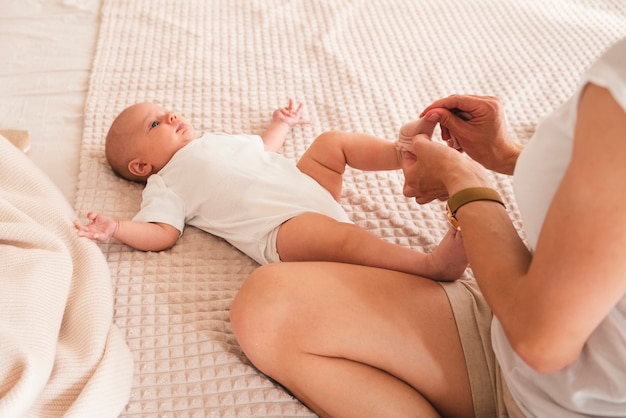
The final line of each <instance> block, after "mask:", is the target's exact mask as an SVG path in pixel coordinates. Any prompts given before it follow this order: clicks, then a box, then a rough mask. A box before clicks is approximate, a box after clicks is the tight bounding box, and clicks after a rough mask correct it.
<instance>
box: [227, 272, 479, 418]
mask: <svg viewBox="0 0 626 418" xmlns="http://www.w3.org/2000/svg"><path fill="white" fill-rule="evenodd" d="M231 322H232V326H233V330H234V332H235V335H236V336H237V339H238V341H239V343H240V344H241V346H242V348H243V350H244V351H245V353H246V354H247V355H248V357H249V358H250V360H251V361H252V362H253V363H254V364H255V365H256V366H257V367H258V368H259V369H260V370H261V371H262V372H264V373H266V374H268V375H269V376H271V377H273V378H274V379H276V380H277V381H279V382H280V383H281V384H283V385H285V387H287V388H288V389H289V390H290V391H292V392H293V393H294V394H295V395H296V396H297V397H298V398H299V399H301V400H302V401H303V402H304V403H305V404H307V405H308V406H309V407H311V408H312V409H313V410H314V411H316V412H317V413H318V414H320V415H322V416H334V417H341V416H355V417H364V416H367V417H377V416H382V417H389V416H393V417H403V416H420V417H432V416H439V415H443V416H446V417H471V416H473V407H472V400H471V391H470V387H469V381H468V377H467V371H466V366H465V360H464V357H463V351H462V349H461V346H460V341H459V338H458V334H457V330H456V325H455V322H454V318H453V315H452V311H451V309H450V306H449V302H448V300H447V297H446V295H445V293H444V291H443V289H442V288H441V287H440V286H439V285H438V284H437V283H435V282H433V281H430V280H428V279H422V278H419V277H415V276H411V275H407V274H403V273H398V272H393V271H388V270H380V269H374V268H369V267H362V266H355V265H347V264H335V263H279V264H271V265H268V266H264V267H261V268H259V269H257V270H256V271H255V272H254V273H253V274H252V275H251V276H250V277H249V278H248V280H247V281H246V282H245V283H244V285H243V287H242V288H241V290H240V292H239V294H238V295H237V297H236V298H235V300H234V301H233V303H232V305H231Z"/></svg>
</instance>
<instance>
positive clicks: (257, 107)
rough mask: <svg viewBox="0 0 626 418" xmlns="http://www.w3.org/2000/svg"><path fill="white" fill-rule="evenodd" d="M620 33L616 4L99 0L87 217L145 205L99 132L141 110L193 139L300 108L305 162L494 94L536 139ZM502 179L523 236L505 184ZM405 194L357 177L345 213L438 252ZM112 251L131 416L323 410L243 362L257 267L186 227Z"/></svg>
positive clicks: (429, 211)
mask: <svg viewBox="0 0 626 418" xmlns="http://www.w3.org/2000/svg"><path fill="white" fill-rule="evenodd" d="M625 35H626V2H622V1H619V0H561V1H558V0H525V1H523V2H521V1H518V0H444V1H422V0H327V1H326V0H324V1H322V0H320V1H318V0H313V1H306V0H293V1H290V0H213V1H209V0H184V1H183V0H158V1H157V0H133V1H125V0H104V1H103V8H102V22H101V27H100V34H99V39H98V46H97V52H96V57H95V60H94V64H93V72H92V76H91V83H90V90H89V96H88V99H87V104H86V110H85V112H86V113H85V131H84V139H83V143H82V149H81V164H80V178H79V184H78V191H77V200H76V210H77V212H78V213H79V214H80V215H81V216H84V215H85V213H86V212H87V211H89V210H99V211H102V212H105V213H109V214H113V215H116V216H120V217H131V216H133V215H134V213H135V212H136V211H137V209H138V206H139V202H140V194H141V187H140V186H138V185H134V184H130V183H128V182H125V181H123V180H120V179H118V178H116V177H115V176H114V175H113V174H112V173H111V171H110V169H109V168H108V166H107V165H106V161H105V159H104V155H103V139H104V136H105V133H106V130H107V129H108V126H109V124H110V123H111V121H112V119H113V118H114V116H115V115H116V114H117V113H118V112H119V111H120V110H122V109H123V108H124V107H126V106H128V105H130V104H132V103H135V102H138V101H145V100H150V101H152V100H154V101H158V102H160V103H161V104H163V105H164V106H166V107H169V108H171V109H173V110H177V111H180V112H182V113H184V114H185V115H186V116H187V117H188V118H190V119H191V121H192V122H193V123H194V124H195V126H196V130H197V131H203V130H206V131H225V132H233V133H236V132H251V133H260V132H261V131H262V129H263V128H264V127H266V126H267V124H268V123H269V120H270V115H271V112H272V110H274V109H275V108H277V107H280V106H283V105H285V104H286V102H287V98H288V97H294V98H295V99H296V100H301V101H304V102H305V110H304V117H305V118H308V119H311V120H312V121H313V124H312V125H310V126H305V127H302V128H295V129H294V130H293V131H292V133H291V134H290V136H289V138H288V139H287V143H286V146H285V149H284V154H285V155H286V156H287V157H288V158H293V159H297V158H298V157H299V156H300V155H302V153H303V151H304V150H305V149H306V147H307V146H308V145H310V143H311V142H312V140H313V139H314V138H315V137H316V136H317V135H318V134H319V133H321V132H323V131H325V130H329V129H337V130H346V131H361V132H366V133H370V134H374V135H378V136H381V137H384V138H387V139H389V140H394V139H395V137H396V134H397V131H398V129H399V127H400V126H401V125H402V124H403V123H404V122H406V121H409V120H411V119H414V118H416V117H417V115H418V114H419V112H420V111H421V110H422V109H423V108H424V107H425V106H426V105H428V104H429V103H430V102H431V101H433V100H434V99H437V98H440V97H443V96H446V95H449V94H452V93H472V94H489V95H497V96H500V97H501V98H502V99H503V101H504V103H505V106H506V111H507V113H506V116H507V120H508V123H509V126H510V130H511V132H512V135H513V136H514V138H516V139H517V140H519V141H521V142H525V141H527V140H528V139H529V138H530V136H531V135H532V133H533V129H534V126H535V124H536V122H537V121H538V120H539V118H540V117H541V116H542V115H544V114H546V113H547V112H549V111H551V110H552V109H554V108H555V107H557V106H558V105H559V104H560V103H561V102H562V101H563V100H565V99H566V98H567V97H568V95H570V94H571V93H572V91H573V89H574V87H575V85H576V83H577V79H578V76H579V75H580V73H581V72H582V71H583V70H584V68H585V67H586V66H588V65H589V64H590V63H591V62H592V61H593V60H594V58H596V57H597V56H598V55H599V54H600V53H601V52H602V51H603V50H604V48H606V47H607V46H608V45H610V44H611V43H612V42H614V41H616V40H617V39H619V38H620V37H623V36H625ZM437 135H438V134H437ZM494 182H495V184H496V186H497V187H498V188H499V189H500V191H501V192H502V194H503V195H504V197H505V199H506V200H507V202H508V208H509V210H510V213H511V216H512V217H513V219H514V221H515V222H516V225H518V226H519V225H520V220H519V217H518V215H517V212H516V205H515V202H514V201H513V199H512V195H511V186H510V179H508V178H504V177H500V176H494ZM402 183H403V177H402V173H401V172H399V171H392V172H382V173H362V172H358V171H350V170H349V171H348V172H347V173H346V184H345V190H344V194H343V202H342V203H343V204H344V207H345V209H346V211H347V212H348V213H349V215H350V216H351V218H352V219H353V220H354V221H355V222H356V223H357V224H358V225H360V226H362V227H363V228H365V229H367V230H370V231H372V232H374V233H376V234H378V235H380V236H381V237H384V238H385V239H388V240H391V241H394V242H397V243H400V244H402V245H406V246H411V247H414V248H416V249H423V250H426V251H429V250H431V249H432V248H433V246H434V245H435V244H436V243H437V242H438V241H439V239H440V238H441V237H442V236H443V233H444V231H445V230H446V228H447V224H446V220H445V216H444V211H443V208H442V204H441V203H440V202H436V203H433V204H430V205H426V206H422V207H420V206H418V205H417V204H416V203H415V202H412V201H410V200H409V199H406V198H405V197H403V196H402V193H401V191H402ZM101 249H102V251H103V252H104V253H105V256H106V258H107V260H108V263H109V267H110V269H111V273H112V277H113V286H114V301H115V308H114V309H115V310H114V322H115V324H116V325H117V326H118V327H119V328H120V329H121V330H122V332H123V334H124V336H125V339H126V342H127V343H128V345H129V347H130V349H131V351H132V353H133V356H134V362H135V363H134V365H135V366H134V367H135V368H134V372H135V373H134V381H133V388H132V393H131V398H130V402H129V403H128V405H127V407H126V410H125V413H124V416H146V417H148V416H165V417H173V416H216V417H217V416H220V417H221V416H256V417H268V416H310V415H312V414H311V412H310V411H309V410H308V409H307V408H305V407H304V406H303V405H302V404H300V403H299V402H298V401H297V400H294V399H293V398H292V397H291V396H290V395H289V394H287V393H286V392H285V391H283V390H282V389H281V388H280V387H278V386H277V385H275V384H274V383H272V382H271V381H270V380H268V379H267V378H265V377H264V376H262V375H261V374H259V373H258V372H257V371H256V370H255V369H254V368H253V367H252V366H251V365H250V363H249V362H248V361H247V360H246V358H245V356H244V355H243V354H242V352H241V350H240V348H239V347H238V345H237V342H236V340H235V338H234V336H233V334H232V331H231V327H230V323H229V319H228V308H229V304H230V302H231V300H232V298H233V297H234V295H235V294H236V292H237V290H238V288H239V287H240V285H241V283H242V281H243V280H244V279H245V278H246V277H247V275H248V274H249V273H250V272H251V271H252V270H253V269H254V268H255V267H256V265H255V263H254V262H253V261H251V260H250V259H248V258H247V257H246V256H244V255H242V254H241V253H240V252H238V251H237V250H235V249H233V248H232V247H230V246H229V245H228V244H226V243H225V242H224V241H222V240H220V239H217V238H215V237H212V236H209V235H207V234H205V233H202V232H199V231H197V230H194V229H192V228H188V229H187V230H186V231H185V234H184V235H183V237H182V238H181V239H180V241H179V243H178V244H177V245H176V246H175V247H174V248H173V249H171V250H168V251H164V252H161V253H144V252H139V251H134V250H132V249H130V248H128V247H126V246H124V245H122V244H120V243H118V242H113V241H112V242H110V243H108V244H103V245H101ZM470 275H471V272H468V276H470Z"/></svg>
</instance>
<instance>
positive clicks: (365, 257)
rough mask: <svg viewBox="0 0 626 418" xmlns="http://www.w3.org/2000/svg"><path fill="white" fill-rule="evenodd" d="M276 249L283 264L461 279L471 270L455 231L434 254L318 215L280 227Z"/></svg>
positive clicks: (302, 216)
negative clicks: (327, 264) (336, 265)
mask: <svg viewBox="0 0 626 418" xmlns="http://www.w3.org/2000/svg"><path fill="white" fill-rule="evenodd" d="M276 247H277V250H278V254H279V255H280V259H281V260H282V261H336V262H340V263H350V264H360V265H363V266H370V267H379V268H385V269H391V270H396V271H401V272H404V273H411V274H417V275H420V276H425V277H428V278H431V279H436V280H455V279H458V278H459V277H460V276H461V275H462V274H463V272H464V271H465V268H466V267H467V257H466V256H465V249H464V247H463V242H462V239H461V236H460V234H458V233H457V231H453V230H451V231H450V232H448V234H447V235H446V236H445V237H444V239H443V240H442V241H441V243H440V244H439V246H438V247H437V248H436V249H435V250H434V251H433V252H432V253H431V254H425V253H423V252H419V251H416V250H413V249H411V248H408V247H403V246H401V245H397V244H394V243H392V242H389V241H385V240H384V239H382V238H379V237H377V236H376V235H374V234H372V233H370V232H368V231H365V230H364V229H362V228H360V227H358V226H356V225H354V224H349V223H344V222H338V221H336V220H334V219H332V218H329V217H327V216H324V215H320V214H317V213H305V214H302V215H298V216H296V217H294V218H292V219H290V220H288V221H286V222H285V223H283V224H282V225H281V226H280V229H279V230H278V235H277V238H276Z"/></svg>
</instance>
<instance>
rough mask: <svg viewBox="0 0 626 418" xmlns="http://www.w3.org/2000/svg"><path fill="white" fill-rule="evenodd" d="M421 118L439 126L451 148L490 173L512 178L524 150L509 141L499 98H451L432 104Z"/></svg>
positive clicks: (457, 96) (458, 96) (459, 96)
mask: <svg viewBox="0 0 626 418" xmlns="http://www.w3.org/2000/svg"><path fill="white" fill-rule="evenodd" d="M420 116H421V117H424V119H426V120H428V121H431V122H439V124H440V125H441V135H442V138H443V139H444V141H447V142H448V145H449V146H451V147H453V148H455V149H458V150H462V151H464V152H465V153H466V154H467V155H469V156H470V157H472V158H473V159H474V160H475V161H477V162H479V163H480V164H482V165H483V166H484V167H486V168H488V169H490V170H493V171H497V172H499V173H503V174H513V170H514V168H515V164H516V162H517V157H518V156H519V153H520V152H521V150H522V147H521V145H519V144H517V143H516V142H513V141H512V140H511V139H510V138H509V135H508V132H507V129H506V123H505V120H504V111H503V109H502V103H501V102H500V99H498V98H497V97H491V96H461V95H452V96H448V97H446V98H444V99H440V100H437V101H435V102H433V103H432V104H431V105H430V106H428V107H427V108H426V109H424V111H423V112H422V114H421V115H420Z"/></svg>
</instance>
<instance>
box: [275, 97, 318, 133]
mask: <svg viewBox="0 0 626 418" xmlns="http://www.w3.org/2000/svg"><path fill="white" fill-rule="evenodd" d="M303 106H304V103H302V102H300V103H299V104H298V107H296V108H295V109H294V108H293V99H292V98H289V104H288V105H287V106H285V107H281V108H280V109H276V110H275V111H274V113H273V114H272V120H273V121H276V122H285V123H286V124H287V125H289V126H290V127H291V126H294V125H308V124H310V123H311V121H309V120H303V119H300V112H301V111H302V107H303Z"/></svg>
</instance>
